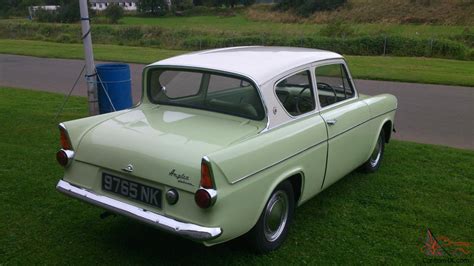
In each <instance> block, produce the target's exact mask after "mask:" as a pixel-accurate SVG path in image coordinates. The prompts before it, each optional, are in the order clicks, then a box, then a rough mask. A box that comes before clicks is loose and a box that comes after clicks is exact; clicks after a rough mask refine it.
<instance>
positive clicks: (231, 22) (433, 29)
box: [120, 14, 472, 38]
mask: <svg viewBox="0 0 474 266" xmlns="http://www.w3.org/2000/svg"><path fill="white" fill-rule="evenodd" d="M120 22H121V23H123V24H125V25H155V26H161V27H164V28H170V29H195V30H200V31H203V30H204V31H235V32H263V33H265V34H274V33H278V34H281V33H285V34H289V35H311V34H317V33H318V32H319V30H320V29H321V28H322V27H324V26H325V25H324V24H309V23H308V24H304V23H300V24H298V23H277V22H266V21H252V20H249V19H247V18H246V17H245V16H244V15H241V14H237V15H236V16H229V17H220V16H189V17H161V18H144V17H124V18H123V19H122V20H121V21H120ZM351 26H352V27H353V29H354V30H355V32H356V33H358V34H381V33H385V34H388V35H391V34H396V35H401V36H407V37H414V36H416V37H423V38H439V37H448V36H453V35H458V34H461V33H462V31H463V30H464V29H465V28H466V26H444V25H426V24H425V25H423V24H421V25H416V24H404V25H400V24H381V23H379V24H377V23H374V24H366V23H365V24H351ZM467 27H468V28H469V26H467ZM471 28H472V27H471Z"/></svg>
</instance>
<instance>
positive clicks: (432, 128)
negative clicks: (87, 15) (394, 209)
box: [0, 54, 474, 150]
mask: <svg viewBox="0 0 474 266" xmlns="http://www.w3.org/2000/svg"><path fill="white" fill-rule="evenodd" d="M82 66H83V61H80V60H64V59H45V58H36V57H29V56H16V55H1V54H0V86H11V87H17V88H30V89H34V90H45V91H53V92H59V93H67V92H68V91H69V89H70V88H71V86H72V84H73V82H74V80H75V79H76V77H77V75H78V74H79V72H80V71H81V69H82ZM143 67H144V66H143V65H139V64H131V71H132V87H133V89H132V94H133V98H134V101H135V102H137V101H138V100H139V98H140V97H141V88H140V87H141V71H142V69H143ZM356 85H357V88H358V90H359V91H360V92H361V93H365V94H369V95H375V94H380V93H391V94H393V95H395V96H397V98H398V102H399V109H398V112H397V117H396V121H395V126H396V129H397V133H396V134H394V138H396V139H401V140H409V141H415V142H421V143H431V144H440V145H445V146H451V147H458V148H464V149H472V150H474V88H470V87H459V86H443V85H428V84H413V83H402V82H387V81H370V80H356ZM73 94H74V95H86V84H85V82H84V79H81V81H80V83H79V84H78V86H77V88H76V89H75V91H74V93H73Z"/></svg>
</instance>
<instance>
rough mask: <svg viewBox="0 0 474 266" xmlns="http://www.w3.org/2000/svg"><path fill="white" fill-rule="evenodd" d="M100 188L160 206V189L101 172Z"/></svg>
mask: <svg viewBox="0 0 474 266" xmlns="http://www.w3.org/2000/svg"><path fill="white" fill-rule="evenodd" d="M102 189H103V190H105V191H109V192H112V193H115V194H118V195H121V196H124V197H127V198H129V199H134V200H138V201H140V202H143V203H146V204H149V205H153V206H155V207H158V208H161V190H160V189H157V188H154V187H149V186H146V185H143V184H140V183H137V182H133V181H130V180H126V179H123V178H120V177H117V176H113V175H110V174H106V173H102Z"/></svg>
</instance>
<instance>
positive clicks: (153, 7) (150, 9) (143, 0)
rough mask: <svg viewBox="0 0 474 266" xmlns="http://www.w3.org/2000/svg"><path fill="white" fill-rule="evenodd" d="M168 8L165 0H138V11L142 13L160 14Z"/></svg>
mask: <svg viewBox="0 0 474 266" xmlns="http://www.w3.org/2000/svg"><path fill="white" fill-rule="evenodd" d="M167 10H168V6H167V4H166V3H165V0H140V1H139V2H138V11H139V12H140V13H142V14H149V15H155V16H156V15H158V16H162V15H164V14H165V13H166V11H167Z"/></svg>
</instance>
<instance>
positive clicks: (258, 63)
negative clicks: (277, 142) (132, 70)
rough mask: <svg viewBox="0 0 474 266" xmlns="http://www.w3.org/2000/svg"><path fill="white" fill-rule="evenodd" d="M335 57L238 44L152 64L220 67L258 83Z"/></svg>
mask: <svg viewBox="0 0 474 266" xmlns="http://www.w3.org/2000/svg"><path fill="white" fill-rule="evenodd" d="M335 58H342V56H341V55H340V54H337V53H333V52H329V51H324V50H317V49H308V48H295V47H274V46H241V47H230V48H222V49H214V50H204V51H199V52H193V53H188V54H183V55H179V56H175V57H171V58H168V59H165V60H161V61H158V62H156V63H153V64H151V65H153V66H176V67H191V68H204V69H213V70H220V71H225V72H230V73H235V74H240V75H244V76H247V77H250V78H252V79H253V80H255V81H256V82H257V83H258V84H259V85H260V84H263V83H265V82H267V81H268V80H270V79H271V78H273V77H275V76H277V75H278V74H281V73H283V72H286V71H288V70H290V69H292V68H295V67H298V66H301V65H304V64H308V63H312V62H316V61H321V60H326V59H335Z"/></svg>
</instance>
